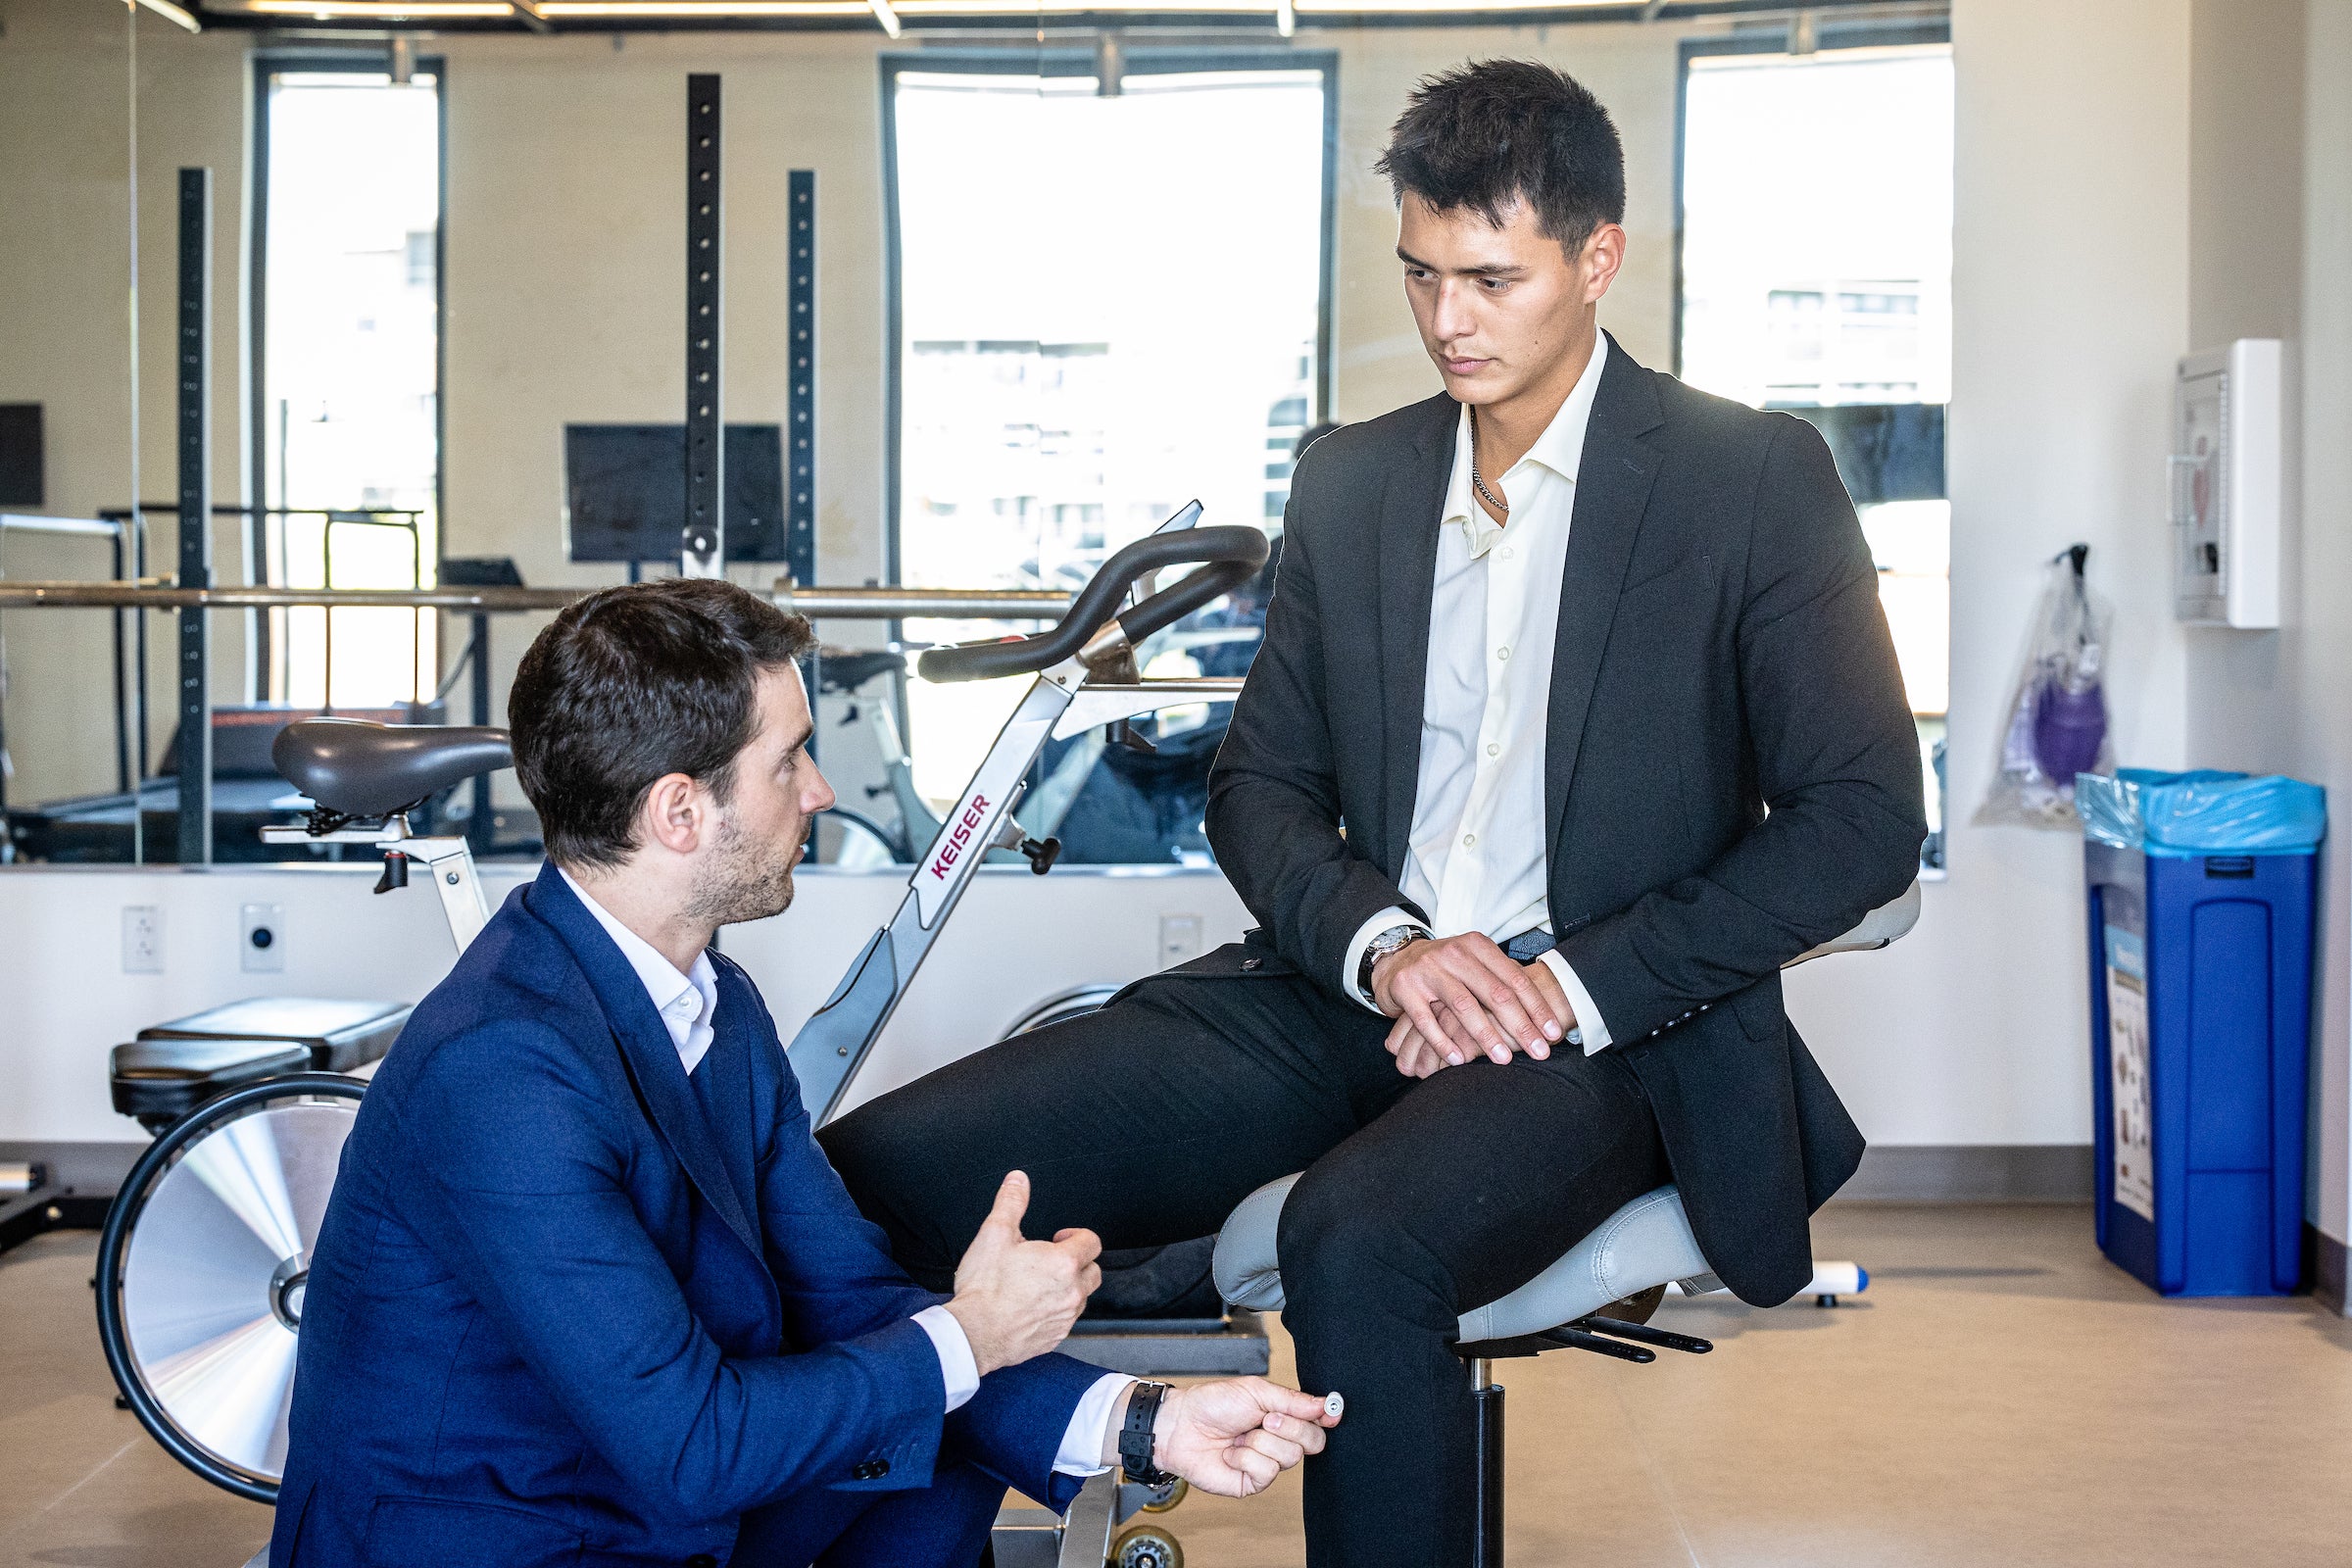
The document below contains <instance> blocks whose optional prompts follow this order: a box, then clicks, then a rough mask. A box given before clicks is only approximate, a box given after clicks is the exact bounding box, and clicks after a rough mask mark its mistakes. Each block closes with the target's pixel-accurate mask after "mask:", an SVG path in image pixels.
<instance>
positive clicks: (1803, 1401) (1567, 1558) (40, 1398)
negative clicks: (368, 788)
mask: <svg viewBox="0 0 2352 1568" xmlns="http://www.w3.org/2000/svg"><path fill="white" fill-rule="evenodd" d="M2089 1232H2090V1220H2089V1216H2088V1214H2087V1213H2086V1212H2085V1211H2084V1210H2082V1209H2081V1208H2075V1207H1907V1206H1895V1205H1885V1206H1881V1205H1859V1204H1856V1205H1838V1206H1833V1207H1832V1208H1831V1209H1830V1210H1829V1211H1828V1212H1827V1213H1826V1214H1825V1215H1824V1216H1823V1218H1822V1220H1821V1222H1820V1224H1819V1225H1818V1227H1817V1237H1818V1246H1817V1249H1816V1250H1817V1251H1818V1252H1819V1253H1820V1254H1821V1255H1823V1256H1839V1257H1852V1258H1857V1259H1859V1260H1860V1261H1862V1262H1863V1263H1864V1264H1866V1265H1867V1266H1868V1267H1869V1268H1870V1269H1871V1272H1872V1280H1873V1283H1872V1288H1871V1290H1870V1293H1869V1295H1868V1296H1866V1297H1864V1298H1862V1299H1860V1300H1858V1301H1855V1302H1853V1303H1851V1304H1849V1305H1846V1306H1843V1307H1840V1308H1839V1309H1838V1310H1837V1311H1834V1312H1824V1311H1820V1310H1817V1309H1815V1308H1812V1307H1810V1306H1789V1307H1782V1308H1779V1309H1776V1310H1773V1311H1769V1312H1759V1311H1753V1310H1750V1309H1748V1308H1745V1307H1742V1306H1740V1305H1738V1304H1737V1303H1729V1304H1715V1303H1713V1302H1703V1301H1702V1302H1686V1303H1681V1304H1676V1305H1670V1306H1669V1307H1668V1308H1667V1309H1666V1313H1665V1315H1664V1317H1663V1318H1662V1320H1661V1322H1662V1326H1671V1327H1677V1328H1681V1329H1684V1330H1686V1331H1688V1332H1693V1333H1698V1334H1702V1335H1707V1336H1710V1337H1712V1338H1713V1339H1714V1340H1715V1341H1716V1343H1717V1345H1718V1347H1719V1348H1718V1350H1717V1352H1716V1353H1715V1354H1714V1355H1712V1356H1707V1357H1702V1358H1695V1359H1693V1358H1685V1357H1669V1358H1666V1359H1662V1360H1661V1361H1660V1362H1659V1363H1658V1364H1657V1365H1654V1366H1648V1367H1637V1366H1624V1365H1620V1364H1617V1363H1613V1362H1607V1361H1603V1360H1600V1359H1598V1358H1596V1357H1593V1356H1587V1355H1581V1354H1578V1353H1576V1352H1573V1351H1563V1352H1557V1353H1554V1354H1551V1355H1547V1356H1545V1357H1544V1358H1543V1359H1542V1360H1541V1361H1536V1362H1527V1361H1520V1362H1514V1363H1510V1364H1508V1365H1507V1366H1506V1367H1505V1368H1504V1370H1503V1373H1502V1381H1503V1382H1504V1384H1505V1385H1506V1386H1507V1387H1508V1389H1509V1390H1510V1394H1509V1413H1510V1423H1509V1424H1510V1435H1511V1463H1510V1487H1511V1491H1510V1518H1509V1539H1510V1552H1511V1561H1512V1562H1513V1564H1514V1565H1515V1568H1536V1565H1542V1568H1552V1565H1560V1568H1569V1565H1580V1568H1581V1565H1586V1564H1591V1565H1593V1568H1652V1565H1656V1568H1667V1565H1677V1568H1698V1565H1703V1568H1782V1565H1788V1568H1796V1565H1800V1564H1802V1565H1808V1568H1832V1565H1835V1568H1881V1565H1902V1568H1944V1565H1953V1568H1958V1565H1963V1564H1966V1565H1970V1568H1978V1565H1996V1564H1997V1565H2009V1564H2050V1565H2054V1568H2055V1565H2063V1568H2106V1565H2114V1568H2150V1565H2174V1564H2183V1565H2186V1564H2261V1565H2270V1564H2280V1565H2286V1564H2296V1565H2300V1564H2313V1565H2325V1564H2352V1324H2348V1323H2346V1322H2344V1321H2341V1320H2338V1319H2336V1318H2334V1317H2331V1316H2328V1315H2327V1314H2325V1313H2323V1312H2322V1311H2321V1310H2320V1309H2319V1308H2318V1307H2316V1306H2315V1305H2313V1304H2312V1303H2311V1302H2309V1301H2308V1300H2291V1301H2212V1302H2163V1301H2159V1300H2157V1299H2155V1298H2154V1297H2152V1296H2150V1295H2148V1294H2147V1293H2146V1292H2145V1291H2143V1290H2142V1289H2141V1288H2140V1287H2139V1286H2138V1285H2137V1284H2136V1283H2135V1282H2133V1281H2131V1279H2129V1278H2127V1277H2126V1276H2124V1275H2123V1274H2121V1273H2119V1272H2117V1271H2116V1270H2114V1269H2113V1268H2111V1267H2109V1266H2108V1265H2107V1264H2106V1263H2105V1262H2104V1261H2102V1260H2101V1259H2100V1258H2099V1256H2098V1254H2097V1253H2096V1251H2095V1250H2093V1249H2092V1247H2091V1245H2090V1239H2089ZM93 1250H94V1248H93V1243H92V1239H91V1238H90V1237H88V1236H87V1235H68V1236H55V1237H49V1238H45V1239H43V1240H41V1241H39V1242H36V1243H34V1244H32V1245H31V1246H28V1247H26V1248H24V1249H21V1250H18V1251H16V1252H13V1253H9V1254H7V1255H6V1256H0V1564H6V1565H16V1564H68V1565H79V1568H236V1565H237V1564H240V1563H242V1562H243V1561H244V1559H245V1557H246V1555H247V1554H248V1553H250V1552H251V1551H252V1550H254V1549H255V1547H256V1546H257V1545H259V1544H260V1543H261V1542H262V1540H263V1539H264V1537H265V1536H266V1535H267V1533H268V1520H267V1517H266V1516H265V1514H264V1513H263V1511H262V1509H261V1508H259V1507H258V1506H256V1505H254V1504H252V1503H247V1502H241V1501H239V1500H237V1499H236V1498H233V1497H230V1496H228V1495H226V1494H223V1493H219V1492H215V1491H213V1490H212V1489H210V1488H209V1487H207V1486H206V1485H205V1484H204V1483H202V1482H200V1481H198V1480H196V1479H195V1478H194V1477H192V1476H190V1475H188V1474H186V1473H185V1472H183V1471H181V1470H180V1469H179V1468H178V1467H177V1466H176V1465H174V1464H173V1463H172V1460H171V1459H169V1458H168V1457H166V1456H165V1454H164V1453H163V1451H162V1450H161V1449H160V1448H158V1447H156V1446H155V1445H154V1444H152V1443H151V1442H149V1441H148V1440H147V1438H146V1437H145V1435H144V1434H143V1433H141V1432H140V1430H139V1429H138V1427H137V1425H136V1424H135V1423H134V1422H133V1420H132V1418H131V1417H130V1416H129V1415H128V1414H127V1413H125V1412H123V1411H119V1410H116V1409H115V1408H114V1406H113V1401H112V1395H113V1388H112V1385H111V1384H110V1382H109V1381H108V1378H107V1374H106V1369H105V1365H104V1363H103V1362H102V1361H101V1359H100V1357H99V1353H98V1346H97V1337H96V1333H95V1331H94V1329H93V1328H92V1326H91V1318H90V1309H89V1291H88V1289H87V1285H86V1281H87V1278H88V1275H89V1270H90V1259H91V1256H92V1253H93ZM1287 1361H1288V1356H1287V1350H1286V1348H1284V1347H1282V1346H1280V1345H1279V1344H1278V1346H1277V1368H1278V1370H1282V1369H1284V1368H1286V1367H1287ZM1166 1522H1167V1523H1168V1524H1169V1525H1171V1526H1173V1527H1175V1529H1176V1533H1177V1534H1178V1535H1179V1537H1180V1538H1181V1539H1182V1541H1183V1543H1184V1545H1185V1551H1186V1558H1187V1561H1188V1563H1189V1564H1190V1565H1191V1568H1292V1565H1296V1564H1298V1563H1299V1561H1300V1545H1299V1492H1298V1487H1297V1484H1296V1481H1295V1479H1291V1478H1286V1479H1285V1481H1284V1482H1283V1484H1282V1485H1281V1486H1280V1487H1278V1488H1277V1489H1276V1491H1275V1492H1274V1493H1273V1494H1272V1495H1269V1496H1266V1497H1261V1498H1258V1499H1256V1500H1254V1501H1252V1502H1249V1503H1231V1502H1223V1501H1219V1500H1216V1499H1205V1498H1195V1499H1192V1500H1189V1501H1187V1502H1186V1503H1184V1504H1183V1505H1182V1506H1181V1507H1180V1508H1178V1509H1177V1510H1176V1511H1175V1512H1173V1513H1171V1514H1169V1515H1168V1516H1166Z"/></svg>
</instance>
